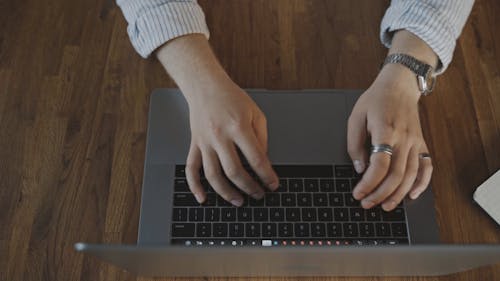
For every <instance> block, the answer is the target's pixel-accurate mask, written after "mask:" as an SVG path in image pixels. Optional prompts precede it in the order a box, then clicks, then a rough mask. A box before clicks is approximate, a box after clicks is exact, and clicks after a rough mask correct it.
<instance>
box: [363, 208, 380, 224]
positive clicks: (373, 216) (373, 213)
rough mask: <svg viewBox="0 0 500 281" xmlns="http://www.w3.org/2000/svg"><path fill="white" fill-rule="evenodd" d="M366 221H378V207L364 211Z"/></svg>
mask: <svg viewBox="0 0 500 281" xmlns="http://www.w3.org/2000/svg"><path fill="white" fill-rule="evenodd" d="M366 220H367V221H380V209H379V208H378V207H376V208H371V209H369V210H366Z"/></svg>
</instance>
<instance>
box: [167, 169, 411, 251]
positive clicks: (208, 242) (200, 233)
mask: <svg viewBox="0 0 500 281" xmlns="http://www.w3.org/2000/svg"><path fill="white" fill-rule="evenodd" d="M274 169H275V171H276V173H277V174H278V176H279V178H280V186H279V188H278V190H277V191H274V192H266V194H265V197H264V198H263V199H262V200H255V199H253V198H251V197H249V196H248V195H246V194H243V197H244V198H245V203H244V204H243V206H242V207H234V206H232V205H231V204H230V203H229V202H226V201H225V200H224V199H222V197H220V196H219V195H217V194H216V193H215V191H214V190H213V188H212V187H211V186H210V184H209V183H208V181H207V180H206V179H205V178H204V177H203V174H202V185H203V186H204V187H205V190H206V192H207V200H206V201H205V202H204V203H203V204H202V205H200V204H199V203H198V202H197V201H196V199H195V198H194V196H193V195H192V194H191V192H190V190H189V187H188V185H187V181H186V178H185V173H184V166H183V165H177V166H176V173H175V183H174V196H173V206H174V207H173V212H172V227H171V244H173V245H185V246H215V245H217V246H340V245H342V246H345V245H399V244H408V243H409V239H408V232H407V224H406V216H405V208H404V205H403V204H400V205H399V206H398V207H397V208H396V209H394V210H393V211H391V212H385V211H384V210H382V208H380V207H375V208H372V209H370V210H364V209H363V208H361V206H360V203H359V201H357V200H355V199H354V198H353V197H352V189H353V188H354V187H355V185H356V183H357V181H358V180H359V179H360V175H358V174H356V173H355V172H354V170H353V168H352V166H351V165H304V166H302V165H277V166H274ZM247 170H248V171H249V173H250V174H251V175H252V176H253V177H254V178H256V176H255V174H254V173H253V172H252V171H251V170H250V169H249V168H247Z"/></svg>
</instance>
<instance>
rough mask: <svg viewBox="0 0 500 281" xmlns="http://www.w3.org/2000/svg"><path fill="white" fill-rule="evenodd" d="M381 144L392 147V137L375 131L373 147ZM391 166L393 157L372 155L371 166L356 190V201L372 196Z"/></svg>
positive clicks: (354, 194) (384, 154) (381, 154)
mask: <svg viewBox="0 0 500 281" xmlns="http://www.w3.org/2000/svg"><path fill="white" fill-rule="evenodd" d="M380 144H388V145H390V146H391V147H392V146H393V140H392V135H389V134H387V133H383V132H379V131H375V132H374V134H373V136H372V145H380ZM390 166H391V155H389V154H387V153H384V152H377V153H372V154H371V155H370V165H368V167H367V168H366V171H365V173H364V174H363V177H362V178H361V180H360V181H359V182H358V184H357V186H356V187H355V188H354V190H353V192H352V195H353V197H354V198H355V199H356V200H361V199H363V198H365V197H366V196H367V195H368V194H370V193H371V192H372V191H373V190H374V189H375V188H376V187H377V186H378V185H379V184H380V183H381V182H382V180H383V179H384V178H385V176H386V175H387V172H388V171H389V168H390ZM368 208H369V207H368Z"/></svg>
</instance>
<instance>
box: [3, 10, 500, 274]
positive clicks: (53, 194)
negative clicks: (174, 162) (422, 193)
mask: <svg viewBox="0 0 500 281" xmlns="http://www.w3.org/2000/svg"><path fill="white" fill-rule="evenodd" d="M200 4H201V5H202V6H203V8H204V10H205V12H206V17H207V22H208V24H209V26H210V29H211V39H210V41H211V44H212V46H213V48H214V50H215V52H216V53H217V55H218V57H219V58H220V61H221V63H222V64H223V65H224V67H225V68H226V70H227V71H228V73H229V74H230V76H231V77H232V78H233V79H234V80H235V81H236V82H237V83H238V84H239V85H240V86H241V87H243V88H269V89H306V88H356V89H365V88H367V87H368V86H369V85H370V83H371V82H372V80H373V79H374V78H375V76H376V74H377V71H378V68H379V65H380V62H381V61H382V59H383V58H384V56H385V54H386V50H385V49H384V47H382V45H381V44H380V42H379V39H378V33H379V24H380V20H381V18H382V16H383V13H384V11H385V8H386V7H387V5H388V1H362V0H356V1H326V0H314V1H303V0H302V1H300V0H271V1H269V0H268V1H265V0H253V1H251V0H235V1H228V0H225V1H223V0H211V1H208V0H200ZM499 13H500V2H499V1H495V0H477V1H476V4H475V6H474V9H473V11H472V14H471V17H470V18H469V20H468V22H467V24H466V26H465V28H464V31H463V35H462V37H461V38H460V40H459V41H458V43H457V48H456V51H455V53H454V61H453V63H452V64H451V66H450V68H449V69H448V71H447V72H446V73H445V74H444V75H442V76H440V77H439V81H438V85H437V89H436V91H435V93H433V95H431V96H429V97H426V98H424V99H423V100H422V103H421V115H422V123H423V128H424V133H425V136H426V139H427V141H428V144H429V146H430V150H431V152H432V155H433V156H434V163H435V172H434V178H433V180H432V185H433V187H434V193H435V197H436V209H437V213H438V221H439V225H440V228H441V238H442V240H443V241H446V242H449V243H485V242H486V243H499V242H500V235H499V233H500V232H499V230H500V229H499V227H498V225H496V224H495V223H494V222H493V220H492V219H490V218H489V217H488V216H487V215H486V214H485V213H484V212H483V211H482V210H481V209H480V208H479V207H478V206H476V205H475V204H474V203H473V201H472V199H471V198H472V197H471V196H472V193H473V191H474V189H475V187H477V186H478V185H479V184H480V183H481V182H482V181H484V180H485V179H486V178H487V177H488V176H489V175H491V174H493V173H494V172H495V171H496V170H498V169H499V168H500V145H499V144H500V33H498V30H496V27H498V26H500V18H499V17H498V14H499ZM173 86H175V84H174V83H173V82H172V81H171V80H170V79H169V78H168V77H167V75H166V74H165V72H164V70H163V69H162V67H161V66H160V64H159V63H158V62H157V61H155V60H154V59H148V60H144V59H142V58H140V57H139V56H138V55H137V54H136V53H135V52H134V50H133V48H132V47H131V44H130V42H129V40H128V37H127V33H126V22H125V20H124V18H123V16H122V14H121V11H120V10H119V9H118V8H117V7H116V5H115V3H114V2H113V1H111V0H92V1H83V0H76V1H63V0H54V1H49V2H46V1H35V0H18V1H6V0H3V1H0V209H1V211H0V225H1V227H0V280H12V281H13V280H142V281H145V280H150V279H147V278H140V277H137V276H134V275H132V274H129V273H127V272H125V271H123V270H121V269H118V268H116V267H113V266H109V265H107V264H104V263H101V262H99V261H97V260H95V259H93V258H90V257H87V256H85V255H81V254H78V253H76V252H75V251H74V250H73V248H72V245H73V243H75V242H77V241H88V242H109V243H135V241H136V233H137V224H138V216H139V213H138V212H139V205H140V189H141V182H142V169H143V161H144V152H145V140H146V126H147V111H148V101H149V94H150V93H151V91H152V90H153V89H155V88H160V87H173ZM268 279H269V278H260V279H257V280H268ZM299 279H300V280H382V278H351V279H349V278H276V279H273V280H299ZM165 280H166V279H165ZM179 280H181V279H179ZM182 280H186V279H182ZM193 280H206V279H202V278H200V279H193ZM209 280H214V281H215V280H229V278H211V279H209ZM240 280H249V278H240ZM253 280H255V279H253ZM384 280H385V279H384ZM387 280H450V281H451V280H453V281H455V280H456V281H459V280H463V281H465V280H500V266H499V265H497V266H492V267H486V268H481V269H476V270H472V271H469V272H465V273H460V274H453V275H450V276H445V277H433V278H387Z"/></svg>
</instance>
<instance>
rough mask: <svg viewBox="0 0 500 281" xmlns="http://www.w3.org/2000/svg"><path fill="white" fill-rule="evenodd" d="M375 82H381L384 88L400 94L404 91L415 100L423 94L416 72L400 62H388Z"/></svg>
mask: <svg viewBox="0 0 500 281" xmlns="http://www.w3.org/2000/svg"><path fill="white" fill-rule="evenodd" d="M374 84H380V85H381V86H382V88H383V89H387V90H388V91H391V92H394V93H398V94H400V95H401V93H402V94H403V95H404V96H405V97H406V98H407V99H409V100H412V101H415V102H418V100H419V99H420V97H421V96H422V94H421V93H420V90H419V88H418V83H417V78H416V76H415V73H413V72H412V71H411V70H410V69H408V68H407V67H405V66H403V65H400V64H394V63H391V64H386V65H385V66H384V67H383V68H382V69H381V70H380V72H379V74H378V76H377V78H376V79H375V82H374Z"/></svg>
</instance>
